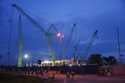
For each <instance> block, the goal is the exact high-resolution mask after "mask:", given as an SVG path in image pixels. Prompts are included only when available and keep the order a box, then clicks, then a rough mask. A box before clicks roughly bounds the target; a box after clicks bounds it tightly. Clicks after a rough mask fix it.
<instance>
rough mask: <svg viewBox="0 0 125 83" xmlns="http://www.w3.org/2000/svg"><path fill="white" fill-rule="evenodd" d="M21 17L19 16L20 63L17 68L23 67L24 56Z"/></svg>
mask: <svg viewBox="0 0 125 83" xmlns="http://www.w3.org/2000/svg"><path fill="white" fill-rule="evenodd" d="M21 20H22V19H21V15H19V18H18V36H19V40H18V63H17V67H22V66H23V56H22V55H23V54H22V51H23V50H22V49H23V38H22V21H21Z"/></svg>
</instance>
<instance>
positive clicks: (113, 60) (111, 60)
mask: <svg viewBox="0 0 125 83" xmlns="http://www.w3.org/2000/svg"><path fill="white" fill-rule="evenodd" d="M103 63H104V64H105V65H114V64H117V59H116V58H115V57H114V56H109V57H103Z"/></svg>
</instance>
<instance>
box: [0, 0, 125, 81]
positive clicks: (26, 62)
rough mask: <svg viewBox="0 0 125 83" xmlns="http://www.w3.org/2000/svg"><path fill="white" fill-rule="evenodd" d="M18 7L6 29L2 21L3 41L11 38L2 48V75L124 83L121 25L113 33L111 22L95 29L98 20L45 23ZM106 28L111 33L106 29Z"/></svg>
mask: <svg viewBox="0 0 125 83" xmlns="http://www.w3.org/2000/svg"><path fill="white" fill-rule="evenodd" d="M15 2H16V1H15ZM15 2H14V3H11V4H10V5H11V7H10V9H11V10H12V11H11V14H10V15H9V14H8V17H9V20H8V19H7V22H8V23H5V21H4V20H3V25H2V21H1V20H0V21H1V26H2V27H8V30H6V32H7V33H6V35H5V36H2V35H1V36H0V37H1V41H3V40H4V39H6V42H4V43H0V47H1V48H0V49H1V51H0V74H1V75H3V76H4V75H5V77H6V76H7V75H6V74H8V75H13V76H16V77H17V76H24V77H25V76H27V77H30V76H31V77H33V78H34V79H35V78H36V77H38V78H42V79H45V80H46V79H47V82H45V83H51V81H53V82H54V83H72V82H73V81H74V82H73V83H92V80H95V82H94V83H100V82H102V81H104V82H107V83H114V82H116V83H124V82H125V80H124V78H125V77H124V76H125V73H124V69H125V65H124V63H125V61H124V60H125V57H124V40H123V39H124V38H123V33H124V30H122V28H121V27H122V25H123V24H122V22H121V25H120V24H119V26H117V27H116V26H114V25H113V28H110V27H112V24H113V23H112V24H111V25H110V22H108V21H110V19H108V20H107V25H106V24H105V23H106V22H105V23H104V22H103V21H100V22H102V24H100V25H98V24H97V25H94V23H95V24H96V20H98V18H97V19H96V20H95V21H93V20H89V21H88V20H83V19H82V20H81V18H80V20H78V18H77V19H74V20H72V19H71V20H72V21H71V20H70V22H68V21H65V22H51V21H48V20H45V19H43V18H42V16H40V14H41V13H40V12H39V13H37V14H38V15H37V14H35V13H33V12H32V11H31V9H32V7H31V9H30V8H29V9H28V7H26V6H23V5H21V4H19V3H17V2H16V3H15ZM24 5H25V4H24ZM34 9H35V7H34ZM45 10H46V9H45ZM34 11H35V10H34ZM36 11H37V9H36ZM41 12H42V11H41ZM42 13H43V12H42ZM58 13H61V12H55V13H54V14H55V16H56V14H58ZM6 14H7V13H6ZM46 14H50V13H46ZM0 15H1V16H2V14H0ZM51 15H53V14H52V13H51ZM3 16H5V15H3ZM53 16H54V15H53ZM57 16H58V15H57ZM68 16H69V17H70V15H68ZM71 16H72V14H71ZM93 16H94V15H93ZM43 17H44V16H43ZM85 17H86V16H85ZM95 17H96V16H95ZM4 18H5V17H4ZM50 18H51V17H50ZM60 18H61V17H60ZM62 18H63V17H62ZM106 18H107V17H106ZM64 19H66V18H64ZM64 19H63V20H64ZM94 19H95V18H94ZM103 19H104V20H105V17H104V18H103ZM55 20H57V18H56V17H55ZM82 21H84V22H82ZM91 21H93V23H92V22H91ZM88 22H89V23H88ZM119 22H120V21H119ZM4 23H5V24H4ZM97 23H99V22H97ZM114 23H115V22H114ZM82 25H84V26H82ZM115 25H116V24H115ZM105 26H106V27H108V28H110V29H108V28H105V29H104V27H105ZM93 27H94V28H93ZM95 27H96V28H95ZM6 29H7V28H6ZM3 30H4V29H3ZM2 33H4V31H3V32H1V34H2ZM1 41H0V42H1ZM4 44H5V45H6V46H5V45H4ZM102 44H103V45H102ZM2 46H3V47H2ZM4 46H5V49H4ZM100 76H104V77H100ZM113 76H116V77H113ZM99 77H100V80H97V79H98V78H99ZM120 77H121V79H120ZM0 78H2V77H0ZM33 78H28V79H33ZM90 78H92V79H90ZM115 78H116V79H115ZM105 79H106V80H105ZM40 80H41V79H40ZM83 80H84V81H85V82H82V81H83ZM89 81H90V82H89ZM0 82H1V80H0ZM6 83H8V82H6ZM38 83H39V82H38Z"/></svg>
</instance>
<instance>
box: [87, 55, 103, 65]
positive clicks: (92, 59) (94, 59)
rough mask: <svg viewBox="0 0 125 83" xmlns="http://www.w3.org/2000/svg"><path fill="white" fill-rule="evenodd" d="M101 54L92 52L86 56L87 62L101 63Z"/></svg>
mask: <svg viewBox="0 0 125 83" xmlns="http://www.w3.org/2000/svg"><path fill="white" fill-rule="evenodd" d="M101 56H102V55H101V54H92V55H90V57H89V58H88V64H97V65H102V63H103V59H102V57H101Z"/></svg>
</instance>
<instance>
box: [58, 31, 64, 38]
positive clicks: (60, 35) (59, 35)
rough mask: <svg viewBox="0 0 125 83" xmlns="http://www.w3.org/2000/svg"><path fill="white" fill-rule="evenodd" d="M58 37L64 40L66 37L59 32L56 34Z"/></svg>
mask: <svg viewBox="0 0 125 83" xmlns="http://www.w3.org/2000/svg"><path fill="white" fill-rule="evenodd" d="M56 36H57V38H59V39H62V38H64V35H63V34H62V33H61V32H58V33H57V34H56Z"/></svg>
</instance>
